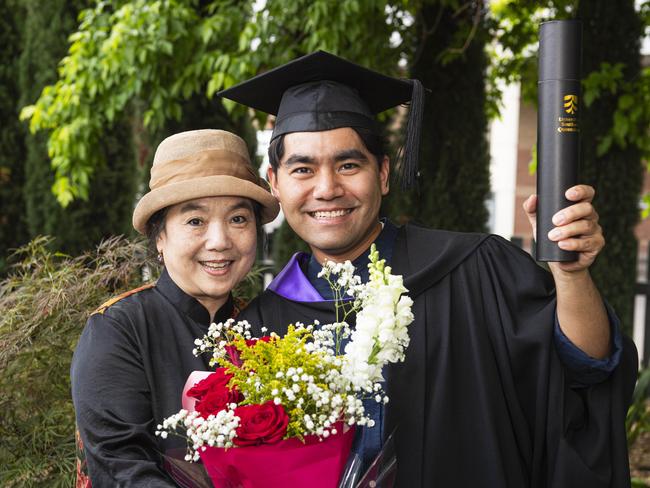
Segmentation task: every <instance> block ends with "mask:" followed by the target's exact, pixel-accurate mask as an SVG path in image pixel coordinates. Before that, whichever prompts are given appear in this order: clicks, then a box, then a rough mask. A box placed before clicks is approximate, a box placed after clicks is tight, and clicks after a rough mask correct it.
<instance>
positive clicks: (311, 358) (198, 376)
mask: <svg viewBox="0 0 650 488" xmlns="http://www.w3.org/2000/svg"><path fill="white" fill-rule="evenodd" d="M368 267H369V271H370V280H369V282H368V283H365V284H362V283H361V282H360V279H359V277H358V276H354V274H353V271H354V268H353V267H352V265H351V264H350V263H349V262H346V263H339V264H336V263H326V265H325V266H324V267H323V272H322V275H323V276H324V277H325V279H326V280H328V281H329V283H330V286H332V290H333V291H334V295H335V298H336V300H335V306H336V315H337V317H336V322H334V323H332V324H319V323H318V322H317V321H315V322H314V324H311V325H307V326H305V325H303V324H300V323H298V324H295V325H290V326H289V327H288V329H287V332H286V334H285V335H284V336H283V337H280V336H278V335H277V334H274V333H271V334H270V335H268V336H264V337H261V338H254V337H252V336H251V333H250V328H251V326H250V324H248V323H247V322H245V321H242V322H235V321H234V320H233V319H230V320H228V321H226V322H225V323H219V324H211V325H210V328H209V330H208V333H207V335H206V336H204V337H203V338H202V339H197V340H196V341H195V344H196V346H197V347H196V349H195V350H194V353H195V354H197V355H198V354H202V353H206V352H210V353H212V359H211V362H210V364H211V365H217V366H218V367H217V368H216V370H215V371H214V372H198V371H195V372H194V373H192V374H191V375H190V377H189V378H188V380H187V382H186V385H185V388H184V390H183V396H182V403H183V409H182V410H181V411H179V412H178V413H177V414H175V415H172V416H170V417H168V418H166V419H165V420H164V422H163V424H162V425H159V426H158V430H157V431H156V434H157V435H160V436H161V437H163V438H164V437H167V435H168V434H169V433H172V434H178V435H182V436H183V437H185V438H186V439H187V440H188V451H187V454H186V456H185V461H198V460H199V459H200V460H201V461H202V462H203V465H204V467H205V469H206V471H207V473H208V475H209V477H210V479H211V480H212V483H213V485H214V486H215V487H216V488H235V487H237V488H261V487H268V486H282V487H285V488H291V487H301V486H309V487H314V488H336V487H337V486H354V485H353V484H345V483H346V482H345V481H344V482H341V478H342V475H344V470H345V476H344V478H345V479H347V478H348V477H349V476H348V473H349V466H348V469H347V470H346V464H347V463H348V458H349V455H350V450H351V446H352V442H353V439H354V432H355V426H361V427H368V428H371V427H373V426H374V420H373V419H372V418H370V416H369V415H368V414H367V413H366V411H365V408H364V405H363V400H366V399H368V400H369V399H372V400H373V401H376V402H378V403H386V402H387V401H388V397H387V396H386V395H385V394H384V392H383V389H382V382H383V377H382V373H381V372H382V368H383V366H384V365H385V364H386V363H389V362H397V361H403V360H404V350H405V348H406V347H407V345H408V342H409V337H408V333H407V330H406V328H407V326H408V325H409V324H410V323H411V322H412V321H413V314H412V312H411V306H412V303H413V302H412V301H411V299H410V298H409V297H407V296H405V295H403V293H404V292H406V291H407V290H406V289H405V288H404V286H403V284H402V278H401V276H395V275H392V274H391V273H390V268H389V267H386V266H385V265H384V262H383V261H380V260H379V257H378V254H377V252H376V251H375V250H374V249H373V250H372V252H371V255H370V264H369V265H368ZM333 275H337V276H338V278H337V279H332V276H333ZM344 293H345V295H347V296H350V297H351V298H352V299H347V300H344V299H343V296H344ZM351 313H355V314H356V328H355V329H354V330H351V328H350V327H349V325H348V324H347V322H346V318H347V317H348V316H349V314H351ZM262 332H263V333H264V332H265V329H264V328H262ZM181 432H182V433H181ZM351 461H354V458H352V459H351ZM351 464H354V463H351ZM393 464H394V463H393ZM392 469H393V470H394V468H392ZM351 478H354V477H351ZM362 481H363V480H362ZM340 483H342V484H341V485H340Z"/></svg>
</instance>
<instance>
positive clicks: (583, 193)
mask: <svg viewBox="0 0 650 488" xmlns="http://www.w3.org/2000/svg"><path fill="white" fill-rule="evenodd" d="M595 195H596V190H595V189H594V187H593V186H589V185H576V186H572V187H571V188H569V189H568V190H567V191H566V193H565V194H564V196H565V197H566V198H567V199H568V200H571V201H572V202H578V201H580V200H584V201H587V202H591V201H592V200H593V199H594V196H595Z"/></svg>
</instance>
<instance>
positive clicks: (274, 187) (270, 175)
mask: <svg viewBox="0 0 650 488" xmlns="http://www.w3.org/2000/svg"><path fill="white" fill-rule="evenodd" d="M266 177H267V179H268V180H269V184H270V185H271V194H272V195H273V196H274V197H275V198H278V199H279V198H280V192H279V190H278V175H277V174H276V173H275V171H273V166H269V169H267V170H266Z"/></svg>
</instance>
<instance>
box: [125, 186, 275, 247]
mask: <svg viewBox="0 0 650 488" xmlns="http://www.w3.org/2000/svg"><path fill="white" fill-rule="evenodd" d="M205 197H244V198H250V199H251V200H254V201H256V202H257V203H259V204H260V205H261V206H262V212H261V220H262V221H261V223H262V224H266V223H268V222H271V221H272V220H273V219H275V217H276V216H277V215H278V212H279V211H280V205H279V203H278V201H277V200H276V198H275V197H274V196H273V195H271V193H270V192H268V191H266V190H264V189H263V188H261V187H260V186H259V185H256V184H255V183H253V182H250V181H246V180H242V179H241V178H236V177H234V176H227V175H215V176H204V177H202V178H196V179H192V180H185V181H179V182H177V183H171V184H169V185H165V186H163V187H161V188H156V189H155V190H151V191H150V192H149V193H147V194H146V195H144V196H143V197H142V198H141V199H140V201H139V202H138V204H137V205H136V207H135V210H134V211H133V227H134V228H135V230H137V231H138V232H139V233H140V234H145V233H146V232H145V231H146V225H147V221H148V220H149V218H150V217H151V216H152V215H153V214H154V213H156V212H157V211H158V210H160V209H163V208H165V207H169V206H171V205H176V204H177V203H181V202H187V201H188V200H194V199H197V198H205Z"/></svg>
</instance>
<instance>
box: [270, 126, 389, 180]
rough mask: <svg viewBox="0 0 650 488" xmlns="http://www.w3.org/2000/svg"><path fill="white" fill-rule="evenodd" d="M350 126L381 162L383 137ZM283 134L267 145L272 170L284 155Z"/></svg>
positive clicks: (383, 149)
mask: <svg viewBox="0 0 650 488" xmlns="http://www.w3.org/2000/svg"><path fill="white" fill-rule="evenodd" d="M350 128H351V129H352V130H354V131H355V132H356V133H357V134H358V135H359V138H361V142H363V145H364V146H366V149H367V150H368V151H369V152H370V154H372V155H373V156H374V157H375V158H376V159H377V164H381V162H382V161H383V159H384V156H386V155H387V154H388V153H387V151H386V141H385V140H384V137H383V136H381V135H380V134H378V133H376V132H374V131H371V130H370V129H366V128H364V127H350ZM284 136H285V134H283V135H281V136H279V137H276V138H275V139H273V141H272V142H271V144H270V145H269V162H270V163H271V167H272V168H273V171H274V172H275V171H277V170H278V166H279V165H280V161H281V160H282V157H283V156H284Z"/></svg>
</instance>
